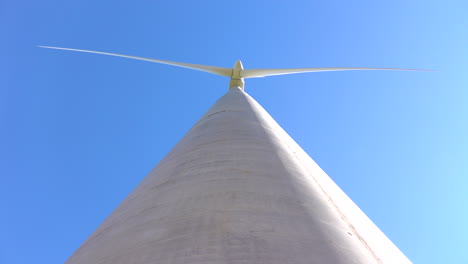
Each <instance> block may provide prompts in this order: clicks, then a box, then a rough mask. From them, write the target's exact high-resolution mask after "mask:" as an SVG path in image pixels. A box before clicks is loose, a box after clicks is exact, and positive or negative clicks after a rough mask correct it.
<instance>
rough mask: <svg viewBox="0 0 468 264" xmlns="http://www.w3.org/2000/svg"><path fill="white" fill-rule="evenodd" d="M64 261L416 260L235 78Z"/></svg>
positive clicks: (346, 263)
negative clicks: (347, 194) (342, 188)
mask: <svg viewBox="0 0 468 264" xmlns="http://www.w3.org/2000/svg"><path fill="white" fill-rule="evenodd" d="M363 191H364V190H363ZM66 263H67V264H143V263H145V264H146V263H157V264H202V263H203V264H215V263H216V264H225V263H226V264H259V263H264V264H354V263H355V264H357V263H360V264H362V263H389V264H390V263H391V264H396V263H410V261H409V260H408V259H407V258H406V257H405V256H404V255H403V254H402V253H401V252H400V251H399V250H398V249H397V248H396V247H395V246H394V245H393V244H392V242H391V241H390V240H388V239H387V237H386V236H385V235H384V234H383V233H382V232H381V231H380V230H379V229H378V228H377V227H376V226H375V225H374V224H373V223H372V222H371V221H370V220H369V219H368V218H367V217H366V216H365V215H364V214H363V213H362V212H361V210H360V209H359V208H358V207H357V206H356V205H355V204H354V203H353V202H352V201H351V200H350V199H349V198H348V197H347V196H346V195H345V194H344V193H343V192H342V191H341V190H340V189H339V188H338V187H337V186H336V185H335V183H333V181H332V180H331V179H330V178H329V177H328V176H327V175H326V174H325V173H324V172H323V171H322V170H321V169H320V168H319V167H318V166H317V165H316V164H315V162H314V161H313V160H312V159H311V158H310V157H309V156H308V155H307V154H306V153H305V152H304V151H303V150H302V149H301V148H300V147H299V146H298V145H297V144H296V143H295V142H294V141H293V140H292V139H291V138H290V137H289V136H288V135H287V134H286V132H284V131H283V130H282V129H281V127H280V126H279V125H278V124H277V123H276V122H275V121H274V120H273V119H272V118H271V117H270V115H269V114H268V113H267V112H266V111H265V110H264V109H263V108H262V107H261V106H260V105H259V104H258V103H257V102H255V100H253V99H252V98H251V97H250V96H249V95H247V94H246V93H244V92H243V91H241V90H239V89H236V88H234V89H232V90H231V91H229V92H228V93H227V94H226V95H225V96H224V97H222V98H221V99H220V100H219V101H218V102H217V103H216V104H215V105H214V106H213V107H212V108H211V109H210V110H209V111H208V112H207V113H206V114H205V115H204V116H203V117H202V118H201V119H200V121H198V122H197V123H196V124H195V126H194V127H193V128H192V129H191V130H190V131H189V132H188V133H187V134H186V135H185V137H184V138H183V139H182V140H181V141H180V142H179V143H178V144H177V145H176V147H174V149H173V150H172V151H171V152H170V153H169V154H168V155H167V156H166V157H165V158H164V159H163V160H162V161H161V162H160V163H159V165H158V166H157V167H156V168H155V169H154V170H153V171H152V172H151V173H149V175H148V176H147V177H146V178H145V179H144V180H143V181H142V182H141V183H140V184H139V185H138V187H137V188H136V189H135V190H134V191H133V192H132V193H131V194H130V195H129V196H128V197H127V198H126V199H125V200H124V201H123V202H122V204H121V205H120V206H119V207H118V208H117V209H116V210H115V211H114V212H113V213H112V214H111V215H110V216H109V217H108V218H107V219H106V220H105V221H104V222H103V223H102V224H101V226H99V228H98V229H97V230H96V231H95V232H94V233H93V234H92V235H91V236H90V237H89V238H88V240H87V241H86V242H85V243H84V244H83V245H82V246H81V247H80V248H79V249H78V250H77V251H76V252H75V253H74V254H73V255H72V256H71V257H70V259H69V260H68V261H67V262H66Z"/></svg>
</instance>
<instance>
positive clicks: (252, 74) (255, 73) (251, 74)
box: [241, 67, 430, 78]
mask: <svg viewBox="0 0 468 264" xmlns="http://www.w3.org/2000/svg"><path fill="white" fill-rule="evenodd" d="M359 70H390V71H430V70H418V69H398V68H359V67H346V68H299V69H251V70H243V71H242V72H241V77H242V78H256V77H265V76H272V75H284V74H293V73H304V72H322V71H359Z"/></svg>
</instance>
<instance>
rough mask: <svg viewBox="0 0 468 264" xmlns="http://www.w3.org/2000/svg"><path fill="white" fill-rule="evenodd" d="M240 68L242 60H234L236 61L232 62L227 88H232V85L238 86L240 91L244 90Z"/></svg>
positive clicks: (241, 68) (241, 67) (242, 67)
mask: <svg viewBox="0 0 468 264" xmlns="http://www.w3.org/2000/svg"><path fill="white" fill-rule="evenodd" d="M242 70H244V66H243V65H242V62H241V61H240V60H238V61H236V63H234V67H232V75H231V81H230V82H229V89H232V88H233V87H239V88H240V89H241V90H242V91H243V90H244V78H242V77H241V73H242Z"/></svg>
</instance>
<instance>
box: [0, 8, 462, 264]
mask: <svg viewBox="0 0 468 264" xmlns="http://www.w3.org/2000/svg"><path fill="white" fill-rule="evenodd" d="M467 14H468V2H467V1H465V0H458V1H456V0H446V1H435V0H426V1H408V0H394V1H370V0H369V1H367V0H366V1H344V0H341V1H336V0H330V1H311V0H301V1H244V0H240V1H133V2H130V1H91V0H81V1H58V0H57V1H51V0H44V1H31V0H30V1H14V0H4V1H1V2H0V33H1V36H2V41H0V54H1V55H0V58H1V59H0V177H1V184H0V208H1V210H0V234H1V235H0V263H5V264H19V263H28V264H29V263H35V264H42V263H44V264H51V263H63V262H64V261H65V260H66V259H67V258H68V256H70V255H71V254H72V253H73V252H74V250H75V249H77V248H78V247H79V245H80V244H81V243H82V242H83V241H84V240H85V239H86V238H87V237H88V236H89V235H90V233H91V232H92V231H93V230H94V229H95V228H96V227H97V226H98V225H99V224H100V223H101V222H102V221H103V219H105V217H106V216H107V215H109V213H110V212H111V211H112V210H113V209H114V208H115V207H116V206H117V205H118V204H119V203H120V201H122V199H123V198H124V197H125V196H126V195H127V194H128V193H129V192H130V191H131V190H132V189H133V187H135V186H136V184H137V183H138V182H139V181H140V180H141V179H142V178H143V177H144V176H145V175H146V174H147V173H148V172H149V171H150V170H151V169H152V168H153V167H154V166H155V165H156V164H157V163H158V161H159V160H160V159H161V158H162V157H163V156H164V155H165V154H166V153H167V152H168V151H169V150H170V149H171V148H172V147H173V146H174V145H175V144H176V143H177V142H178V140H179V139H180V138H181V137H182V136H183V135H184V133H185V132H187V131H188V129H189V128H190V127H191V126H192V125H193V124H194V123H195V122H196V121H197V120H198V119H199V118H200V117H201V115H202V114H203V113H204V112H205V111H206V110H207V109H208V108H209V107H210V106H211V105H212V104H213V103H214V102H215V101H216V100H217V99H218V98H219V97H221V96H222V95H223V94H224V93H225V92H226V91H227V86H228V79H226V78H224V77H219V76H213V75H210V74H207V73H202V72H195V71H190V70H186V69H180V68H175V67H170V66H164V65H158V64H153V63H149V62H142V61H134V60H126V59H123V58H115V57H108V56H101V55H93V54H84V53H76V52H67V51H58V50H47V49H39V48H36V47H35V46H36V45H50V46H62V47H70V48H80V49H92V50H101V51H108V52H116V53H123V54H129V55H136V56H145V57H152V58H159V59H166V60H174V61H182V62H189V63H199V64H208V65H216V66H223V67H231V66H232V65H233V64H234V62H235V60H237V59H241V60H242V61H243V63H244V67H246V68H287V67H334V66H342V67H346V66H348V67H353V66H354V67H402V68H424V69H435V70H439V71H438V72H377V71H369V72H333V73H332V72H328V73H315V74H302V75H289V76H278V77H270V78H259V79H252V80H247V82H246V91H247V92H248V93H249V94H250V95H252V96H253V97H254V98H255V99H256V100H257V101H258V102H259V103H260V104H262V105H263V107H264V108H265V109H266V110H267V111H268V112H269V113H270V114H271V115H272V116H273V117H274V118H275V119H276V120H277V121H278V123H279V124H280V125H281V126H283V128H284V129H285V130H286V131H287V132H288V133H289V134H290V135H291V136H292V137H293V138H294V139H295V140H296V141H297V142H298V143H299V144H300V145H301V146H302V147H303V148H304V149H305V150H306V151H307V152H308V153H309V155H310V156H311V157H312V158H313V159H314V160H315V161H316V162H317V163H318V164H319V165H320V166H321V167H322V168H323V169H324V170H325V171H326V172H327V173H328V174H329V176H330V177H332V178H333V179H334V180H335V181H336V182H337V183H338V185H340V186H341V187H342V189H343V190H344V191H345V192H346V193H347V194H348V195H349V196H350V197H351V198H352V199H353V200H354V201H355V202H356V203H357V204H358V205H359V206H360V207H361V208H362V209H363V211H364V212H365V213H366V214H367V215H368V216H369V217H370V218H371V219H372V220H373V221H374V222H375V223H376V224H377V225H378V226H379V227H380V228H381V229H382V230H383V231H384V232H385V233H386V234H387V235H388V236H389V237H390V238H391V239H392V241H393V242H394V243H395V244H396V245H397V246H398V247H399V248H400V249H401V250H402V251H403V252H404V253H405V254H406V255H407V256H408V257H409V258H410V259H411V260H412V261H413V262H414V263H425V264H428V263H431V264H432V263H434V264H440V263H468V255H467V254H466V249H467V245H468V228H467V223H468V191H467V189H468V188H467V187H468V179H467V178H468V77H467V76H468V15H467Z"/></svg>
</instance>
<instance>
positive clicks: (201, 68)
mask: <svg viewBox="0 0 468 264" xmlns="http://www.w3.org/2000/svg"><path fill="white" fill-rule="evenodd" d="M38 47H40V48H46V49H58V50H70V51H79V52H87V53H95V54H103V55H110V56H116V57H123V58H129V59H135V60H143V61H151V62H156V63H161V64H167V65H172V66H177V67H182V68H188V69H192V70H198V71H204V72H209V73H213V74H217V75H221V76H227V77H231V75H232V70H231V69H228V68H223V67H216V66H208V65H199V64H191V63H182V62H174V61H165V60H157V59H150V58H145V57H137V56H129V55H122V54H116V53H109V52H102V51H92V50H81V49H70V48H60V47H50V46H38Z"/></svg>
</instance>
